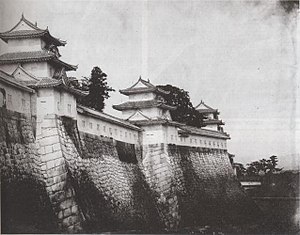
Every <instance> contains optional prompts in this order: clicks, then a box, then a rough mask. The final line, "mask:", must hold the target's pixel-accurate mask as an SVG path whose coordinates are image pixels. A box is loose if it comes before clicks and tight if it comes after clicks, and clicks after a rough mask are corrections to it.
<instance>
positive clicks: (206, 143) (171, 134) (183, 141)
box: [166, 126, 227, 149]
mask: <svg viewBox="0 0 300 235" xmlns="http://www.w3.org/2000/svg"><path fill="white" fill-rule="evenodd" d="M166 133H167V143H169V144H176V145H182V146H192V147H202V148H213V149H227V144H226V139H219V138H214V137H208V136H203V135H196V134H190V135H189V136H188V137H181V136H180V135H179V134H178V130H177V128H176V127H174V126H168V127H167V130H166Z"/></svg>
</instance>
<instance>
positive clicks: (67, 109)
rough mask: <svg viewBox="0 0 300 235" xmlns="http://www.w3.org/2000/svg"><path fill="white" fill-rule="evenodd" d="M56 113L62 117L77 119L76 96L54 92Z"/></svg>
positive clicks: (63, 92)
mask: <svg viewBox="0 0 300 235" xmlns="http://www.w3.org/2000/svg"><path fill="white" fill-rule="evenodd" d="M54 97H55V104H56V113H57V114H58V115H60V116H63V115H64V116H68V117H72V118H76V115H77V110H76V99H75V97H74V95H72V94H70V93H68V92H65V91H63V90H62V91H57V90H55V91H54Z"/></svg>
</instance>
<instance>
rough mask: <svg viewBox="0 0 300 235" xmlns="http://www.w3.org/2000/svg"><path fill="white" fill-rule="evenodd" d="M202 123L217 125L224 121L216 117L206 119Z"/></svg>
mask: <svg viewBox="0 0 300 235" xmlns="http://www.w3.org/2000/svg"><path fill="white" fill-rule="evenodd" d="M203 122H204V124H219V125H224V122H223V121H222V120H218V119H208V120H204V121H203Z"/></svg>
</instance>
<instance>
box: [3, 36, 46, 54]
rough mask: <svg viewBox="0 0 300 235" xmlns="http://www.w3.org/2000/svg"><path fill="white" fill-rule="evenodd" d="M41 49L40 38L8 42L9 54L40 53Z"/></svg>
mask: <svg viewBox="0 0 300 235" xmlns="http://www.w3.org/2000/svg"><path fill="white" fill-rule="evenodd" d="M41 49H42V42H41V39H40V38H23V39H10V40H8V42H7V52H24V51H40V50H41Z"/></svg>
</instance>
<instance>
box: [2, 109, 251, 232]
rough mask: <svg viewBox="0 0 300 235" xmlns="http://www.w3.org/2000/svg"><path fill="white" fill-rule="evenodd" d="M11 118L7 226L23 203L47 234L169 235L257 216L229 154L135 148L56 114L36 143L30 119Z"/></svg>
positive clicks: (5, 170)
mask: <svg viewBox="0 0 300 235" xmlns="http://www.w3.org/2000/svg"><path fill="white" fill-rule="evenodd" d="M7 112H8V111H3V110H1V116H0V117H1V120H0V121H1V124H2V125H1V127H0V153H1V161H0V163H1V184H2V185H4V187H5V189H4V190H1V192H2V195H4V198H6V199H5V200H6V201H5V202H6V204H7V206H6V204H5V206H4V208H5V210H4V213H5V216H6V217H7V218H8V219H7V221H9V220H11V218H17V219H14V220H13V221H14V222H15V221H19V220H18V216H17V215H15V214H13V213H12V212H11V210H10V209H9V208H11V207H14V205H18V206H16V208H15V210H16V211H18V212H19V211H22V210H24V208H22V206H19V205H21V204H26V205H27V204H28V206H27V207H26V210H28V211H30V212H31V211H34V213H31V214H36V216H35V218H32V219H31V221H30V224H32V226H33V225H34V226H35V227H36V223H37V222H36V221H38V220H37V219H38V218H44V219H42V221H46V222H45V223H40V225H39V226H40V227H41V228H43V229H44V230H43V231H46V232H49V231H50V232H65V233H79V232H84V233H99V232H104V231H128V230H137V231H142V232H149V233H155V232H158V233H161V231H163V230H169V231H170V230H171V231H172V230H173V231H177V230H180V229H181V228H183V227H187V226H200V225H211V226H214V225H216V224H217V225H222V224H223V223H228V222H229V223H232V224H237V223H242V222H244V221H246V220H249V218H252V217H254V216H255V210H256V207H255V205H254V204H253V203H252V201H251V200H250V199H249V198H248V197H247V196H246V195H245V193H244V192H243V190H242V188H241V186H240V185H239V183H238V181H237V180H236V179H235V177H234V175H233V170H232V168H231V165H230V162H229V158H228V154H227V152H226V151H225V150H213V149H207V148H193V147H188V146H176V145H170V144H169V145H167V144H153V145H144V146H133V145H130V144H125V143H123V142H120V141H115V140H113V139H111V138H107V137H101V136H96V135H92V134H87V133H83V132H79V131H78V128H77V122H76V120H74V119H71V118H67V117H59V116H55V115H48V116H46V117H45V118H44V119H43V120H42V121H38V122H37V134H36V138H35V133H34V132H33V129H34V128H33V127H32V122H31V118H30V117H26V116H24V115H20V114H18V113H7ZM11 182H13V184H11ZM11 185H14V186H13V187H12V186H11ZM22 185H24V186H22ZM24 187H25V188H24ZM31 189H34V191H32V190H31ZM18 190H19V191H18ZM20 190H23V191H24V192H25V193H23V195H34V196H32V198H30V196H28V197H27V199H26V203H23V199H22V198H21V197H16V196H15V194H16V192H17V193H19V194H20V195H21V194H22V193H21V192H20ZM26 190H29V191H26ZM30 190H31V191H30ZM3 192H5V193H4V194H3ZM23 195H22V196H23ZM9 198H11V199H12V200H9ZM27 201H28V202H29V203H27ZM36 202H38V203H36ZM2 205H3V203H2ZM32 208H34V209H32ZM36 211H37V212H36ZM245 211H247V213H245ZM20 214H22V213H20ZM7 215H8V216H7ZM23 217H25V216H24V215H23ZM27 222H28V221H27ZM15 224H18V223H15ZM47 226H48V227H47ZM6 227H7V228H8V229H7V230H5V231H13V232H16V230H11V228H13V227H14V224H12V223H9V222H6ZM49 227H51V228H52V230H51V228H49ZM9 229H10V230H9ZM21 232H24V231H21ZM40 232H41V231H40Z"/></svg>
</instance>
